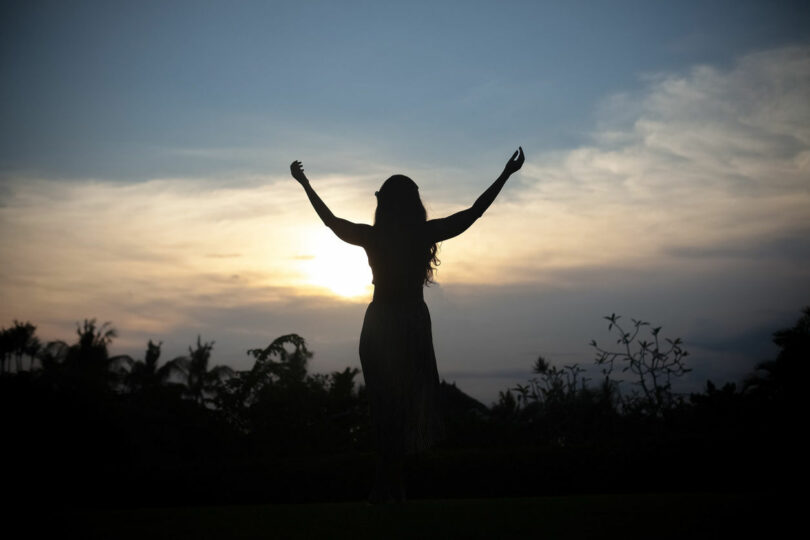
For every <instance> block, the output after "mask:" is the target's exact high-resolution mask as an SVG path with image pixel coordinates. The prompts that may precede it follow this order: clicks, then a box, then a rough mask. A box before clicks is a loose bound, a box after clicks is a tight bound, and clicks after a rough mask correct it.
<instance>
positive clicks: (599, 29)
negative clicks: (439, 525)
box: [0, 2, 810, 401]
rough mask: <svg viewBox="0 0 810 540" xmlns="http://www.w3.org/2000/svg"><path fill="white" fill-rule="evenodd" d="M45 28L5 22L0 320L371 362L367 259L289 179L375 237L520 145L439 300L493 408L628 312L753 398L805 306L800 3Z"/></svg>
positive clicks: (45, 19) (96, 11)
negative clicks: (285, 339)
mask: <svg viewBox="0 0 810 540" xmlns="http://www.w3.org/2000/svg"><path fill="white" fill-rule="evenodd" d="M29 4H30V3H24V2H21V3H19V6H17V7H14V8H9V9H8V10H7V13H5V12H4V14H5V17H4V18H3V21H2V23H0V24H2V25H3V29H4V32H0V35H2V36H3V40H4V41H3V45H4V46H3V50H4V51H10V52H8V53H7V54H5V55H4V56H3V57H2V62H3V63H2V74H3V81H4V84H3V85H0V109H2V111H1V112H2V114H0V117H2V118H3V124H2V127H0V130H1V132H0V136H1V138H0V261H2V262H1V263H0V325H6V326H7V325H9V324H10V323H11V322H12V321H13V320H14V319H19V320H23V321H25V320H30V321H31V322H32V323H33V324H35V325H37V327H38V333H39V335H40V336H41V338H42V339H43V340H49V339H70V338H71V336H73V335H74V333H75V324H76V322H77V321H79V320H82V319H84V318H91V317H96V318H98V319H99V320H102V321H107V320H109V321H111V322H112V323H113V324H114V326H115V327H117V328H118V329H119V330H120V336H119V338H117V339H116V341H115V343H114V347H120V349H121V351H123V352H126V353H128V354H132V355H133V356H134V357H141V356H142V352H143V349H144V347H145V346H146V343H147V342H148V340H149V339H153V340H155V341H158V340H160V341H163V342H164V343H165V344H166V345H165V350H166V353H165V354H166V356H168V357H171V356H172V355H175V354H180V353H183V352H185V350H186V348H187V346H188V345H189V343H192V342H193V341H194V340H195V339H196V338H197V336H198V335H201V336H202V338H203V339H209V340H215V341H216V343H217V345H216V349H215V350H214V356H215V357H216V358H215V361H216V362H217V363H224V364H229V365H235V366H242V365H244V363H245V362H247V359H246V355H245V351H246V350H247V349H248V348H250V347H257V346H262V345H266V344H267V343H269V342H270V341H271V340H272V339H273V338H275V337H277V336H278V335H282V334H285V333H293V332H294V333H299V334H301V335H302V336H304V337H305V338H306V339H307V340H308V342H309V343H310V344H311V347H312V350H314V351H315V356H314V357H313V362H314V368H315V370H321V371H329V370H338V369H342V368H343V367H345V366H347V365H353V366H359V359H358V355H357V345H358V336H359V331H360V328H361V325H362V321H363V309H364V306H365V304H366V303H367V302H368V301H369V300H370V299H371V297H372V294H373V286H372V284H371V280H372V276H371V270H370V268H369V266H368V262H367V260H366V255H365V253H364V251H363V249H362V248H359V247H356V246H351V245H348V244H345V243H343V242H341V241H340V240H339V239H338V238H337V237H336V236H335V235H334V234H332V232H331V231H330V230H328V229H327V228H326V227H324V226H323V224H322V223H321V221H320V220H319V218H318V216H317V215H316V213H315V212H314V211H313V208H312V206H311V205H310V203H309V201H308V200H307V198H306V196H305V194H304V191H303V190H302V189H301V187H300V186H299V185H298V184H297V183H296V181H295V180H293V179H292V178H291V177H290V173H289V165H290V163H291V162H292V161H293V160H301V161H302V163H303V166H304V168H305V170H306V174H307V175H308V177H309V178H310V180H311V183H312V185H313V186H314V187H315V188H316V189H317V191H318V193H319V195H320V196H321V197H322V198H323V200H324V201H325V202H326V204H327V205H328V206H329V207H330V209H331V211H332V212H333V213H334V214H335V215H337V216H339V217H341V218H344V219H348V220H350V221H353V222H359V223H367V224H370V223H372V222H373V216H374V211H375V204H376V200H375V198H374V195H373V194H374V192H375V191H376V190H378V189H380V185H381V184H382V182H383V181H384V180H385V179H386V178H387V177H388V176H390V175H392V174H406V175H408V176H410V177H411V178H413V180H414V181H415V182H416V183H417V184H418V186H419V193H420V196H421V197H422V200H423V202H424V203H425V205H426V208H427V210H428V214H429V216H430V217H431V218H437V217H443V216H445V215H448V214H450V213H453V212H456V211H459V210H462V209H464V208H467V207H469V206H470V205H472V204H473V202H474V201H475V200H476V198H477V197H478V196H479V195H480V194H481V193H482V192H483V190H484V189H486V188H487V186H489V184H490V183H491V182H492V181H493V180H494V179H495V178H496V177H497V175H498V174H499V173H500V171H501V170H502V168H503V166H504V163H505V162H506V160H507V159H508V157H509V156H510V155H511V153H512V152H513V151H514V149H515V148H517V146H518V145H522V147H523V149H524V150H525V154H526V162H525V164H524V166H523V168H522V169H521V170H520V171H519V173H517V174H516V175H514V176H513V177H512V178H510V180H509V181H508V182H507V184H506V185H505V187H504V189H503V191H502V192H501V194H500V195H499V196H498V198H497V199H496V200H495V202H494V203H493V205H492V206H491V207H490V209H489V210H488V211H487V213H486V214H485V215H484V216H483V217H482V218H481V219H480V220H479V221H477V222H476V223H475V224H474V225H473V226H472V227H471V228H470V229H469V230H468V231H467V232H465V233H464V234H463V235H462V236H459V237H457V238H453V239H450V240H448V241H446V242H444V243H443V244H442V245H441V249H440V252H439V258H440V259H441V265H440V266H439V269H438V273H437V275H436V280H437V284H436V285H434V286H431V287H429V288H427V289H426V290H425V296H426V301H427V303H428V305H429V307H430V310H431V316H432V318H433V324H434V330H435V332H434V341H435V345H436V352H437V358H438V365H439V371H440V374H441V376H442V377H446V378H447V379H448V380H458V381H459V384H460V386H463V387H464V389H465V391H466V390H467V389H469V392H470V393H472V394H473V395H475V396H476V397H479V398H481V399H482V400H483V401H491V400H492V399H494V398H495V397H496V396H497V391H498V390H500V389H503V388H505V387H506V385H507V384H512V383H514V382H516V381H520V380H522V379H523V378H524V376H525V375H528V374H529V371H530V369H531V363H532V362H533V361H534V359H536V357H537V355H539V354H543V355H546V356H548V357H549V358H550V359H551V361H552V362H559V363H562V362H568V361H576V362H580V363H581V364H582V365H585V364H589V363H591V360H592V351H591V350H590V349H589V347H588V345H587V344H588V342H589V341H590V339H592V338H599V333H598V332H600V331H601V330H602V329H603V328H602V325H601V322H602V321H603V319H602V318H601V317H602V316H604V315H606V314H608V313H611V312H616V313H622V314H626V315H627V316H628V317H637V318H645V319H650V320H653V321H654V322H656V323H657V324H660V325H662V326H664V327H665V328H666V329H667V330H668V331H670V332H672V334H673V335H679V336H681V337H683V339H684V341H685V342H686V343H687V346H688V347H689V348H690V350H691V352H692V357H691V358H694V359H695V360H694V362H695V364H696V365H695V371H694V372H691V373H690V375H689V376H688V377H686V378H685V379H684V380H687V379H688V381H687V383H688V384H689V385H692V386H690V387H689V388H691V387H699V386H701V385H703V384H705V379H707V378H709V377H717V378H719V379H720V380H725V379H728V380H732V379H734V378H735V377H742V376H743V374H744V373H746V372H747V370H750V369H751V367H752V366H753V365H754V364H755V363H756V362H757V361H760V360H762V359H763V358H765V357H767V354H768V352H769V349H768V347H769V346H770V345H769V340H770V332H772V331H773V330H774V329H776V328H780V327H783V326H784V325H785V324H787V323H789V322H790V321H792V320H793V319H794V318H795V316H796V313H798V310H799V309H800V308H801V307H803V305H806V304H807V303H809V302H810V270H808V269H810V243H809V242H810V241H809V240H808V239H810V100H808V96H809V95H810V30H808V29H810V25H806V24H801V21H803V20H806V19H803V18H802V17H800V16H797V14H796V13H794V11H795V9H794V8H790V9H788V8H786V7H780V6H779V5H776V4H774V5H771V4H770V3H765V2H761V3H751V4H745V7H744V8H742V7H741V8H740V9H739V10H736V9H735V17H734V18H732V19H733V20H730V19H729V18H728V17H727V16H725V15H724V13H723V10H722V9H719V8H718V9H708V8H706V7H705V5H704V3H701V2H682V3H678V6H677V9H675V7H671V8H668V9H662V8H661V6H659V5H652V4H650V5H649V6H648V5H647V4H644V3H641V4H638V3H635V4H632V5H629V4H628V5H624V4H623V3H622V2H619V3H618V4H615V5H614V4H611V5H610V6H602V5H599V4H598V3H570V5H569V4H560V5H559V6H558V7H555V8H554V9H552V8H551V7H550V6H549V5H548V4H547V3H520V4H519V5H518V4H514V5H510V4H509V3H507V4H505V5H502V4H499V3H488V4H486V5H478V4H475V6H473V5H471V4H469V3H465V2H458V3H456V2H446V3H445V2H442V3H438V4H436V5H434V4H427V3H425V4H424V5H422V6H421V7H420V8H419V9H416V8H414V7H412V6H411V5H410V4H408V6H406V5H405V4H402V5H398V4H387V3H378V4H363V5H362V6H361V5H360V4H354V3H352V2H347V3H345V5H344V4H343V3H341V4H340V6H339V7H336V6H337V5H336V4H335V3H330V2H308V3H305V5H304V4H302V5H299V4H297V3H293V2H290V3H284V2H270V3H251V2H245V3H241V2H240V3H236V4H230V3H225V2H223V3H217V2H213V3H211V5H210V6H209V5H208V4H206V6H207V7H206V9H199V8H198V7H197V6H196V3H193V2H192V3H189V4H188V5H186V4H184V3H183V2H178V3H171V5H167V6H163V5H161V6H160V9H154V10H149V9H143V8H141V7H140V6H139V3H123V4H122V3H105V2H98V3H93V2H79V3H78V4H77V5H80V6H81V9H79V7H75V9H74V6H73V3H70V4H67V3H60V2H56V3H53V4H48V3H45V4H42V5H40V4H39V3H36V4H31V5H29ZM260 4H261V5H260ZM302 6H303V7H302ZM673 6H674V4H673ZM428 12H429V13H430V15H429V16H427V15H426V13H428ZM493 35H495V36H499V37H498V39H496V40H490V39H483V38H482V36H493ZM91 60H92V61H91ZM57 67H58V69H57ZM751 343H758V344H762V345H761V346H760V345H758V346H757V347H759V348H756V347H752V346H751ZM724 378H725V379H724ZM735 380H736V379H735Z"/></svg>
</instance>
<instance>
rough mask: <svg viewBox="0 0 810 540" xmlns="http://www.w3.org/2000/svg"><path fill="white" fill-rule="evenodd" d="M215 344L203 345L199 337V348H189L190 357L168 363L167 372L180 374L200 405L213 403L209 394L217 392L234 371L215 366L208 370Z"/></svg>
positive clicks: (188, 392) (190, 395)
mask: <svg viewBox="0 0 810 540" xmlns="http://www.w3.org/2000/svg"><path fill="white" fill-rule="evenodd" d="M213 348H214V342H213V341H212V342H210V343H203V342H202V340H201V339H200V336H197V347H196V348H194V349H192V348H191V347H189V348H188V356H181V357H178V358H175V359H174V360H172V361H171V362H169V363H168V367H167V370H168V371H170V372H173V373H178V374H179V375H180V376H181V378H182V379H183V384H184V385H185V386H186V393H187V394H188V396H189V397H191V398H192V399H193V400H194V401H196V402H197V403H199V404H200V405H206V404H207V403H209V402H210V401H211V398H210V397H209V394H211V393H214V392H216V388H217V386H218V385H219V384H220V383H222V382H223V381H224V380H226V379H228V378H229V377H230V376H231V375H233V370H232V369H231V368H229V367H227V366H215V367H213V368H211V369H210V370H209V369H208V362H209V360H210V359H211V349H213Z"/></svg>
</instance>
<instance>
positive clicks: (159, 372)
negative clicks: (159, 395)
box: [124, 339, 174, 392]
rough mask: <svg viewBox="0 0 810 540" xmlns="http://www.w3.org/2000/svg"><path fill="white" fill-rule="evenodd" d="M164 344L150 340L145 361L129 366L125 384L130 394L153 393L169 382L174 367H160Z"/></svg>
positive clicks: (167, 365)
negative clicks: (161, 348)
mask: <svg viewBox="0 0 810 540" xmlns="http://www.w3.org/2000/svg"><path fill="white" fill-rule="evenodd" d="M162 345H163V342H158V343H154V342H152V340H151V339H150V340H149V344H148V345H147V346H146V354H145V355H144V359H143V360H135V361H133V362H132V363H131V364H130V366H129V372H128V373H127V375H126V377H125V379H124V384H125V385H126V386H127V388H128V389H129V391H130V392H143V391H151V390H154V389H156V388H158V387H159V386H160V385H161V384H163V383H165V382H167V381H168V380H169V377H170V376H171V373H172V369H173V368H174V366H173V365H172V364H170V363H166V364H164V365H163V366H162V367H158V360H159V359H160V347H161V346H162Z"/></svg>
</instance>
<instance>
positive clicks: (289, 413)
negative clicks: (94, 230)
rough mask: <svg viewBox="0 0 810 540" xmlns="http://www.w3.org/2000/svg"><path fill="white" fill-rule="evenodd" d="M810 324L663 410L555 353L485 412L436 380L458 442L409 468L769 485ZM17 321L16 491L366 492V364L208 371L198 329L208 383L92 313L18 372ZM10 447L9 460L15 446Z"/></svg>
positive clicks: (464, 475)
mask: <svg viewBox="0 0 810 540" xmlns="http://www.w3.org/2000/svg"><path fill="white" fill-rule="evenodd" d="M808 317H810V310H809V309H807V308H806V309H805V310H804V311H803V314H802V317H801V318H800V319H799V321H798V322H797V324H796V325H795V326H793V327H791V328H788V329H785V330H780V331H778V332H776V333H775V334H774V340H775V343H776V344H777V346H778V347H779V353H778V355H777V356H776V357H775V359H774V360H773V361H771V362H769V363H762V364H760V365H759V366H758V367H759V369H758V370H757V372H756V373H755V374H754V375H752V376H751V377H749V379H748V380H747V381H746V383H745V384H744V385H743V386H742V389H739V388H738V386H737V385H735V384H733V383H728V384H725V385H722V386H720V385H715V384H714V383H713V382H711V381H707V383H706V387H705V389H704V390H703V391H702V392H699V393H693V394H692V395H691V396H689V398H688V399H682V398H680V397H677V398H676V397H673V398H670V399H668V400H667V401H666V403H668V404H669V405H668V408H667V409H666V410H665V414H658V413H657V412H656V410H655V409H654V408H653V407H645V408H633V407H628V406H626V402H625V401H623V400H622V399H621V397H620V395H619V393H618V386H617V385H616V384H615V381H612V380H611V379H610V378H609V377H605V378H604V379H603V380H602V381H601V383H600V384H597V385H595V386H591V385H590V384H589V381H588V379H586V378H584V376H583V375H584V373H583V371H582V368H580V367H579V366H578V365H577V364H572V365H568V366H562V367H558V366H554V365H552V363H551V362H549V361H548V360H546V359H545V358H543V357H540V358H538V359H537V361H536V362H535V364H534V366H533V368H534V369H533V371H534V377H533V378H532V379H531V380H530V381H528V382H527V383H525V384H521V385H518V386H517V387H516V388H512V389H508V390H506V391H505V392H502V394H501V396H502V397H501V400H500V402H499V403H496V404H495V405H493V407H492V408H491V409H488V408H487V407H485V406H484V405H482V404H480V403H478V402H477V401H475V400H474V399H472V398H470V397H469V396H467V395H466V394H464V393H463V392H462V391H461V390H459V389H458V388H457V387H456V386H455V385H450V384H447V383H444V382H442V383H441V389H442V396H443V397H442V405H443V407H444V409H445V410H446V411H447V412H448V418H447V425H448V435H449V437H448V439H447V441H446V442H445V443H444V444H443V445H442V446H440V447H439V448H437V450H436V451H435V453H433V454H430V455H427V456H423V457H420V458H418V459H415V460H414V461H412V462H410V464H409V465H408V471H409V476H410V478H411V480H410V482H409V484H410V486H411V494H412V495H413V496H416V497H428V496H429V497H436V496H467V497H468V496H473V495H475V496H495V495H511V496H514V495H537V494H549V493H570V492H571V491H576V492H588V491H605V490H606V489H609V490H614V491H623V490H641V491H643V490H646V491H650V490H661V489H666V490H678V489H688V490H695V489H707V490H715V491H716V490H737V489H745V490H762V489H774V486H775V484H774V482H776V479H778V478H782V477H784V476H785V475H787V474H791V471H793V470H794V469H795V467H796V466H797V464H798V463H799V460H800V459H803V458H802V456H801V455H800V452H801V450H800V449H801V448H803V446H802V445H801V441H800V440H799V436H800V434H801V431H800V430H799V429H798V426H800V425H801V424H799V418H800V414H801V413H800V411H802V410H803V408H802V405H803V393H802V392H801V389H802V388H803V387H802V385H801V380H798V381H797V379H799V377H800V374H801V373H802V370H805V369H806V358H807V346H808V335H809V334H810V333H809V332H808V326H810V325H808ZM16 323H17V321H15V325H14V326H13V327H11V328H9V329H8V330H4V331H3V332H2V336H3V340H4V341H3V343H4V345H3V346H4V347H5V348H4V349H3V350H4V351H5V352H4V354H5V355H6V357H5V358H6V364H7V365H8V366H10V368H9V371H4V372H3V373H1V374H0V407H2V408H3V410H4V411H7V412H8V413H9V414H7V415H6V421H5V423H4V425H3V428H2V429H3V434H4V438H5V440H7V441H13V444H12V445H8V444H7V445H4V451H5V452H10V450H11V449H13V452H14V455H16V456H26V458H27V459H25V460H24V461H23V463H22V464H21V466H18V467H12V468H10V469H9V470H7V472H6V479H5V480H6V485H7V486H8V487H7V491H8V492H13V493H16V494H18V500H20V501H30V500H37V501H39V504H40V505H43V506H49V505H57V506H58V505H64V504H72V503H75V504H87V503H93V504H113V505H116V504H118V505H123V504H126V505H132V504H139V505H142V504H144V501H149V502H148V504H159V505H162V504H203V503H207V504H211V503H216V502H231V503H233V502H245V501H254V502H261V501H271V500H272V501H306V500H345V499H346V498H349V499H359V498H363V496H364V495H365V494H366V493H367V491H366V490H367V489H368V484H369V482H370V479H369V478H368V475H367V472H366V471H367V468H368V461H369V460H370V459H371V454H370V451H371V449H372V448H373V439H372V437H371V436H370V433H369V429H368V426H369V417H368V402H367V399H366V394H365V390H364V388H363V387H362V386H358V385H356V382H355V379H356V376H357V375H358V374H359V372H358V370H357V369H356V368H345V369H344V370H342V371H335V372H333V373H330V374H311V373H308V371H307V368H308V362H309V360H310V358H311V357H312V352H311V351H310V350H309V349H308V347H307V344H306V341H305V340H304V339H303V338H302V337H301V336H298V335H296V334H288V335H285V336H281V337H279V338H277V339H276V340H274V341H272V342H271V343H270V344H269V345H268V346H267V347H265V348H259V349H250V350H249V352H248V354H249V355H250V356H251V357H252V358H253V359H254V361H255V362H254V365H253V367H252V368H251V369H250V370H245V371H232V372H231V373H230V375H229V376H227V377H224V376H210V375H208V376H206V375H203V374H211V373H224V371H222V370H218V369H217V367H218V366H212V365H211V352H212V345H213V343H209V342H204V341H203V340H202V339H201V338H198V340H197V343H196V346H193V347H190V348H189V356H188V357H184V358H185V359H186V360H187V365H188V366H189V367H190V365H191V361H192V358H195V359H196V366H197V367H196V368H195V369H197V371H196V373H199V374H200V376H199V378H198V379H197V380H198V381H207V382H205V384H201V385H198V386H197V388H202V390H201V391H197V390H191V389H190V388H189V386H188V378H187V377H183V376H180V375H181V373H179V372H178V371H176V368H175V364H177V362H174V363H173V362H166V363H164V364H161V362H160V349H161V344H160V343H159V342H158V343H155V342H153V341H150V342H149V344H148V345H147V348H146V351H145V356H144V358H143V359H142V360H132V359H130V358H127V357H121V356H113V355H111V354H110V353H109V346H110V344H111V343H112V340H113V339H114V337H115V331H114V329H113V328H112V327H111V326H110V325H109V324H105V325H97V324H96V322H95V320H93V319H89V320H85V321H84V323H83V324H81V325H78V326H77V332H76V341H75V342H74V343H72V344H66V343H64V342H61V341H51V342H49V343H47V344H46V345H45V346H44V347H40V349H39V351H38V352H37V354H36V360H35V362H33V363H31V362H27V361H25V362H24V361H21V362H20V367H22V368H25V367H26V366H27V367H29V369H28V370H25V369H23V370H21V371H17V370H16V368H17V361H16V356H15V355H16V354H17V353H16V352H15V351H17V350H20V348H21V347H19V346H18V345H9V344H11V343H22V340H20V341H19V342H13V341H12V340H10V339H9V340H8V341H6V339H7V338H6V337H5V336H8V335H11V332H14V331H19V330H13V328H15V327H17V328H25V327H26V325H30V323H19V324H16ZM30 326H31V327H33V325H30ZM640 326H641V325H640ZM26 332H28V330H26ZM27 335H28V336H29V338H31V339H28V340H27V341H26V342H28V343H30V342H32V341H34V338H36V336H35V335H34V332H33V331H31V332H30V333H28V334H27ZM629 338H632V335H631V336H629ZM629 338H628V339H629ZM37 341H38V340H37ZM23 350H24V348H23ZM25 354H26V353H23V359H26V360H27V358H26V356H25ZM37 365H38V367H37ZM597 365H598V364H597ZM617 365H620V364H618V363H617ZM682 367H684V366H682ZM203 368H204V369H203ZM173 369H175V371H172V370H173ZM195 384H197V383H195ZM667 390H668V391H672V390H671V388H668V389H667ZM200 396H202V398H201V397H200ZM635 399H644V396H643V394H640V395H639V396H637V397H636V398H635ZM3 457H4V459H3V461H4V462H5V463H10V460H11V459H12V457H11V454H9V455H4V456H3ZM549 463H553V464H554V466H553V467H549V466H548V464H549ZM751 463H762V464H765V465H764V467H757V468H751V466H750V464H751ZM649 471H656V474H650V473H649ZM77 485H81V486H84V487H85V491H84V494H81V495H80V494H79V493H78V492H77V491H76V490H75V488H74V487H73V486H77ZM88 497H89V498H88ZM65 501H68V502H67V503H66V502H65Z"/></svg>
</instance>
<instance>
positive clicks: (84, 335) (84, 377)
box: [63, 319, 132, 390]
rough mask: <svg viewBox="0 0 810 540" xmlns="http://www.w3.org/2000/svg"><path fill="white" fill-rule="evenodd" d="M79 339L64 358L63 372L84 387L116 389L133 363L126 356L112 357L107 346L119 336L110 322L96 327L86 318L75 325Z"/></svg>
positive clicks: (93, 320)
mask: <svg viewBox="0 0 810 540" xmlns="http://www.w3.org/2000/svg"><path fill="white" fill-rule="evenodd" d="M76 334H77V335H78V337H79V340H78V341H77V342H76V343H75V344H73V345H71V346H70V347H69V348H68V350H67V354H66V356H65V360H64V366H63V367H64V369H65V370H66V371H67V372H68V373H69V374H70V376H71V377H73V378H75V380H76V381H77V382H78V383H80V384H82V385H85V384H90V385H91V386H94V387H96V388H98V389H112V390H117V389H118V384H119V381H120V380H121V379H123V377H124V376H125V374H126V368H125V367H124V366H126V365H129V364H131V363H132V359H131V358H130V357H129V356H126V355H119V356H110V355H109V351H108V347H109V345H110V343H112V340H113V338H115V337H116V336H117V335H118V333H117V332H116V330H115V328H113V327H112V326H111V325H110V323H109V322H105V323H104V324H102V325H101V327H99V328H96V320H95V319H89V320H88V319H85V320H84V324H83V325H81V326H80V325H78V324H77V325H76Z"/></svg>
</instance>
